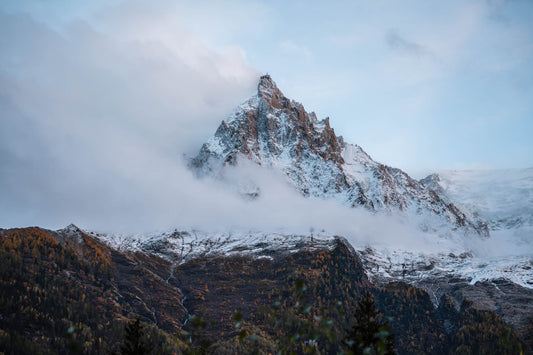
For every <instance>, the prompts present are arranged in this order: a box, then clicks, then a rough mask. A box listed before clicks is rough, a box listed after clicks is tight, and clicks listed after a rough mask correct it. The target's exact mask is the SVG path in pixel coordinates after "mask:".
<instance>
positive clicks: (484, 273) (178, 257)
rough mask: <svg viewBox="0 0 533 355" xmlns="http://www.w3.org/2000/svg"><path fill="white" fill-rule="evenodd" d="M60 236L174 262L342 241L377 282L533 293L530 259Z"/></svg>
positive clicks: (256, 241)
mask: <svg viewBox="0 0 533 355" xmlns="http://www.w3.org/2000/svg"><path fill="white" fill-rule="evenodd" d="M59 232H63V233H67V234H68V235H71V236H72V235H79V232H83V233H86V234H87V235H89V236H92V237H95V238H97V239H99V240H100V241H102V242H103V243H105V244H107V245H108V246H110V247H112V248H114V249H116V250H119V251H123V252H141V253H151V254H155V255H157V256H159V257H162V258H164V259H166V260H169V261H171V262H173V263H176V264H182V263H185V262H187V261H189V260H192V259H194V258H198V257H219V256H222V257H228V256H232V255H240V256H243V255H246V256H250V257H252V258H272V257H273V256H274V255H278V256H279V255H286V254H291V253H295V252H298V251H301V250H304V249H307V250H314V249H329V250H331V249H333V248H334V247H335V241H336V240H338V239H340V240H342V241H343V242H347V243H349V244H350V245H351V246H352V247H353V248H354V251H355V252H356V253H357V255H358V256H359V257H360V258H361V261H362V262H363V264H364V266H365V269H366V273H367V276H368V277H369V279H370V280H373V281H375V282H378V283H381V282H390V281H405V282H407V283H410V284H414V285H419V284H420V283H421V282H423V281H427V280H444V279H460V280H464V281H465V282H468V283H470V284H472V285H473V284H475V283H476V282H478V281H493V280H499V279H505V280H509V281H512V282H514V283H515V284H517V285H520V286H522V287H525V288H528V289H533V271H532V269H533V257H532V256H531V255H510V256H505V257H501V256H483V255H475V254H473V253H472V252H471V251H467V250H463V251H461V250H459V249H455V250H454V251H455V253H454V252H452V251H450V250H442V251H441V252H434V253H424V252H415V251H409V250H406V249H403V250H402V249H398V248H394V249H390V248H387V247H384V246H378V247H370V246H366V247H365V246H363V245H360V244H356V242H354V241H353V240H350V239H349V238H348V239H345V238H343V237H338V236H334V235H331V234H327V233H324V232H322V233H313V234H307V235H302V234H300V235H297V234H286V233H262V232H257V231H250V232H232V233H230V232H227V233H213V232H201V231H197V230H181V231H180V230H177V229H174V230H170V231H166V232H161V233H148V234H137V235H133V234H117V233H101V232H94V231H84V230H81V229H79V228H78V227H76V226H74V225H70V226H68V227H67V228H65V229H62V230H59Z"/></svg>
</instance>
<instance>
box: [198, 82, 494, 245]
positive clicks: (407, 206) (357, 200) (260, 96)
mask: <svg viewBox="0 0 533 355" xmlns="http://www.w3.org/2000/svg"><path fill="white" fill-rule="evenodd" d="M242 160H249V161H252V162H254V163H256V164H258V165H260V166H264V167H270V168H274V169H278V170H281V171H282V172H283V173H284V174H285V175H286V176H287V177H288V179H289V181H290V182H291V183H292V184H293V185H294V186H295V188H296V189H297V190H298V191H300V192H301V193H302V194H304V195H306V196H315V197H324V198H336V199H338V200H341V201H342V202H343V203H345V204H347V205H349V206H351V207H356V206H364V207H366V208H368V209H370V210H374V211H380V210H388V211H407V212H411V213H414V214H417V215H427V216H429V217H431V218H433V219H436V220H440V221H441V222H439V223H443V222H444V223H451V225H452V227H453V228H454V229H457V228H460V229H463V230H465V231H475V232H476V233H478V234H480V235H484V236H486V235H488V230H487V228H486V225H485V224H484V222H483V221H482V220H480V219H478V220H471V219H469V218H468V216H466V215H465V214H464V213H463V212H462V211H461V210H459V209H458V208H457V207H456V206H455V205H453V203H451V202H449V201H444V200H443V199H442V198H441V197H440V196H439V195H438V194H437V193H435V192H434V191H432V190H430V189H427V188H426V187H425V186H424V185H423V184H422V183H420V182H418V181H416V180H415V179H412V178H411V177H410V176H408V175H407V174H406V173H405V172H403V171H402V170H400V169H396V168H391V167H389V166H386V165H383V164H380V163H378V162H376V161H374V160H373V159H372V158H371V157H370V156H369V155H368V154H367V153H365V152H364V151H363V149H362V148H361V147H359V146H357V145H353V144H348V143H346V142H344V140H343V138H342V137H341V136H337V135H336V134H335V131H334V130H333V128H331V127H330V123H329V118H326V119H324V120H318V119H317V117H316V115H315V113H313V112H311V113H308V112H307V111H305V109H304V107H303V105H302V104H300V103H297V102H295V101H292V100H290V99H288V98H287V97H285V96H284V95H283V93H282V92H281V91H280V90H279V89H278V87H277V86H276V84H275V83H274V81H273V80H272V79H271V78H270V76H268V75H264V76H262V77H261V79H260V82H259V85H258V90H257V95H255V96H253V97H252V98H250V99H249V100H248V101H246V102H245V103H243V104H241V105H240V106H239V107H238V108H237V109H236V110H235V111H234V113H233V114H232V115H231V116H230V117H229V118H228V120H226V121H222V123H221V124H220V126H219V127H218V129H217V131H216V133H215V135H214V136H213V137H212V138H211V139H209V140H208V141H207V142H206V143H205V144H204V145H203V146H202V148H201V150H200V152H199V154H198V155H197V156H196V157H195V158H194V159H192V160H191V167H192V168H193V169H194V170H196V171H197V173H198V174H199V175H200V176H202V175H218V174H220V173H221V172H222V171H223V169H224V168H225V167H226V166H228V165H237V164H238V162H239V161H242ZM426 227H429V228H431V226H426Z"/></svg>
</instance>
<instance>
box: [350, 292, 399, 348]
mask: <svg viewBox="0 0 533 355" xmlns="http://www.w3.org/2000/svg"><path fill="white" fill-rule="evenodd" d="M344 344H345V345H347V347H348V353H350V354H354V355H362V354H364V355H370V354H373V355H377V354H380V355H392V354H396V350H395V349H394V335H393V334H392V333H391V332H390V326H389V325H388V322H382V321H381V313H380V312H379V310H378V309H377V308H376V304H375V302H374V298H373V297H372V295H371V294H370V293H369V292H367V293H366V294H365V295H364V296H363V297H362V298H361V300H360V301H359V302H358V304H357V307H356V310H355V324H354V325H353V327H352V329H351V330H349V331H348V333H347V334H346V337H345V339H344Z"/></svg>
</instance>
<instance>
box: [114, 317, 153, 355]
mask: <svg viewBox="0 0 533 355" xmlns="http://www.w3.org/2000/svg"><path fill="white" fill-rule="evenodd" d="M125 332H126V334H125V335H124V344H123V345H122V346H121V347H120V352H121V354H122V355H144V354H150V352H151V351H152V345H151V344H149V343H148V341H147V339H146V334H145V331H144V326H143V325H142V324H141V318H140V317H137V319H135V320H134V321H131V322H130V323H129V324H128V325H126V328H125Z"/></svg>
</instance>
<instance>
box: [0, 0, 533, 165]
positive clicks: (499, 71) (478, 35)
mask: <svg viewBox="0 0 533 355" xmlns="http://www.w3.org/2000/svg"><path fill="white" fill-rule="evenodd" d="M2 8H3V10H4V11H6V12H8V13H28V14H29V15H30V16H31V17H33V18H34V19H36V20H38V21H41V22H45V23H47V24H48V25H49V26H51V27H52V28H55V29H57V30H58V31H59V32H62V33H64V34H65V35H67V36H68V32H69V31H70V29H69V26H71V24H72V22H76V21H80V20H81V21H85V22H87V23H88V24H89V25H90V26H92V27H93V28H94V29H95V30H96V31H100V32H101V33H109V34H113V33H114V32H115V31H118V32H120V31H122V30H123V29H124V28H128V29H131V28H135V27H137V25H139V26H138V27H139V29H138V32H137V33H136V34H135V36H138V37H143V36H144V34H143V30H145V29H147V28H148V29H149V28H151V27H154V23H155V24H156V27H157V26H158V31H160V32H164V31H165V30H167V31H168V32H167V34H166V35H162V34H161V33H159V34H157V36H156V37H154V38H157V39H158V40H160V41H162V42H163V43H165V41H167V43H166V44H169V43H170V42H173V41H180V40H181V41H183V40H189V39H192V40H193V41H198V42H201V43H202V45H205V46H206V47H208V48H209V49H210V50H213V51H214V52H217V53H228V52H236V53H238V54H237V55H238V56H242V57H243V58H244V60H243V62H245V63H246V64H247V65H249V66H250V67H251V68H253V69H255V70H256V71H257V72H269V73H270V74H271V75H272V77H273V78H274V80H276V81H277V83H278V86H279V87H280V88H281V89H282V91H284V92H285V93H286V95H288V96H289V97H291V98H294V99H295V100H297V101H301V102H302V103H304V105H305V106H306V108H307V109H309V110H314V111H316V112H317V114H318V115H319V117H325V116H329V117H330V118H331V122H332V125H333V127H334V128H335V129H336V131H337V133H338V134H341V135H343V136H344V137H345V138H346V139H347V140H348V141H350V142H353V143H356V144H359V145H361V146H362V147H363V148H364V149H366V150H367V151H368V152H369V154H371V155H372V156H373V157H374V158H375V159H376V160H378V161H381V162H384V163H386V164H389V165H393V166H396V167H400V168H403V169H405V170H407V171H408V172H413V173H415V174H416V173H418V172H419V171H429V170H439V169H450V168H470V167H525V166H531V165H533V139H532V138H531V135H532V133H533V2H531V1H528V0H523V1H520V0H516V1H504V0H501V1H499V0H490V1H489V0H487V1H485V0H473V1H463V0H460V1H371V2H370V1H332V2H330V1H327V2H326V1H273V2H271V1H268V2H267V1H248V0H247V1H198V2H195V1H189V2H187V1H180V2H175V1H158V2H149V3H147V2H140V1H125V2H124V1H91V2H83V1H78V2H72V1H12V2H9V1H8V2H7V3H6V2H4V3H3V4H2ZM109 18H111V19H112V20H111V21H109ZM143 26H144V27H143ZM176 31H178V32H180V36H179V37H174V38H173V36H174V35H175V33H176ZM148 32H150V30H148ZM130 33H131V32H130ZM177 46H178V47H179V44H177ZM178 50H179V49H178ZM242 99H244V98H242Z"/></svg>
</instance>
